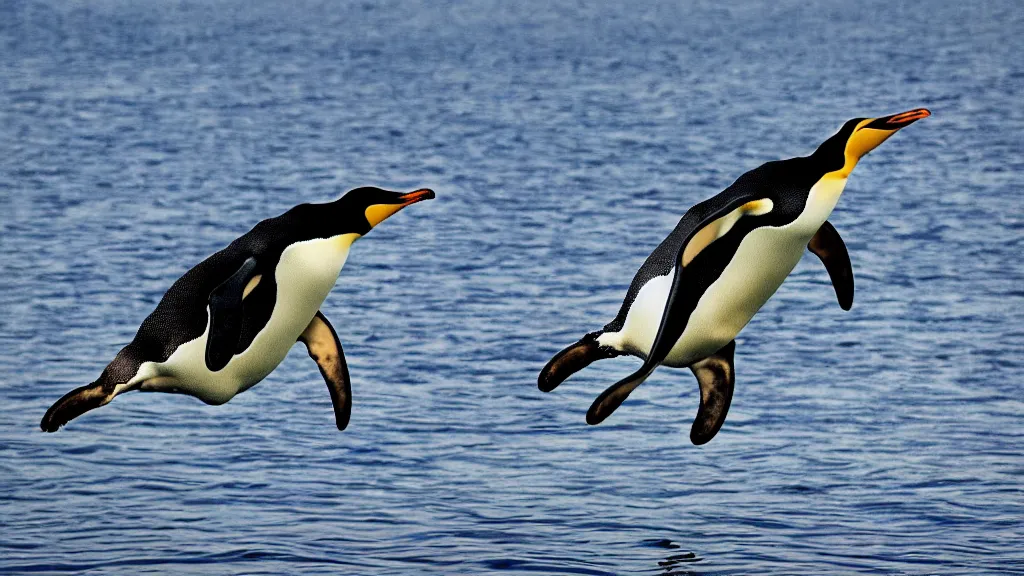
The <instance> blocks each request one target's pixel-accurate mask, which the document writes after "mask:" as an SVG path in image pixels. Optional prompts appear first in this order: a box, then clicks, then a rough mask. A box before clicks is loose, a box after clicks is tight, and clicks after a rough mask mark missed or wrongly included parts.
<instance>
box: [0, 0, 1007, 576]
mask: <svg viewBox="0 0 1024 576" xmlns="http://www.w3.org/2000/svg"><path fill="white" fill-rule="evenodd" d="M550 4H552V3H549V2H546V1H543V0H529V1H526V2H515V3H512V2H499V1H497V0H493V1H483V2H475V3H465V4H462V3H459V4H455V3H443V2H433V1H429V0H423V1H421V2H415V1H410V2H399V1H390V2H384V3H376V2H363V3H358V2H339V3H334V2H317V1H301V2H298V3H296V2H294V1H290V2H276V1H272V0H260V1H258V2H253V1H249V0H204V1H192V0H185V1H182V2H178V1H174V2H171V1H162V0H143V1H138V0H96V1H91V2H75V1H70V0H69V1H67V2H61V1H57V0H52V1H50V0H42V1H40V0H4V1H2V2H0V400H2V402H0V573H5V574H7V573H22V572H35V573H69V572H78V573H89V574H123V575H136V574H145V573H153V574H183V573H193V574H239V573H244V574H295V573H308V574H313V573H319V574H396V575H408V574H512V573H524V572H530V573H540V574H606V575H612V574H655V575H662V576H664V575H668V574H674V575H681V574H702V575H711V574H752V573H757V574H808V575H820V574H836V573H874V574H920V575H925V574H984V573H990V574H996V573H1003V574H1020V573H1022V572H1024V546H1022V545H1021V543H1022V542H1024V490H1022V486H1021V482H1022V478H1024V456H1022V447H1024V424H1022V414H1024V403H1022V400H1021V398H1022V391H1021V390H1022V380H1024V379H1022V375H1024V370H1022V367H1024V366H1022V365H1024V328H1022V327H1024V312H1022V310H1024V290H1022V280H1024V272H1022V267H1024V264H1022V262H1021V254H1022V248H1024V246H1022V244H1024V242H1022V236H1024V234H1022V230H1024V218H1022V216H1024V202H1022V198H1024V193H1022V188H1024V182H1022V176H1021V175H1022V173H1024V164H1022V162H1024V161H1022V156H1021V151H1022V148H1024V146H1022V137H1021V134H1022V133H1024V107H1022V105H1021V102H1022V100H1021V98H1022V94H1021V93H1022V87H1024V72H1022V65H1021V62H1022V61H1024V60H1022V59H1021V57H1020V55H1021V53H1022V52H1024V50H1022V41H1021V34H1020V32H1021V30H1024V10H1021V6H1020V4H1019V3H1017V2H1013V1H1004V2H998V1H997V2H987V3H984V4H981V3H978V4H980V5H977V6H976V5H975V3H969V2H955V1H952V0H949V1H945V0H936V1H932V2H920V3H918V2H907V3H890V2H881V1H879V2H846V1H835V2H828V3H815V6H816V7H815V8H813V9H808V8H807V6H806V5H805V4H806V3H804V2H799V1H784V2H775V3H763V4H766V5H767V6H768V7H766V6H763V5H762V3H760V2H753V1H751V2H740V1H737V2H728V3H725V4H721V3H719V2H711V1H708V2H696V3H691V2H675V1H669V0H665V1H647V0H635V1H631V2H628V3H624V2H611V1H609V2H578V3H560V4H562V6H560V7H552V6H551V5H550ZM339 5H340V6H339ZM623 5H625V6H623ZM917 106H926V107H928V108H930V109H931V110H932V111H933V113H934V116H933V117H932V118H929V119H927V120H925V121H921V122H919V123H917V124H915V125H914V126H912V127H911V128H909V129H907V130H904V131H903V132H901V133H900V134H899V135H897V136H896V137H894V138H892V139H891V140H890V141H889V142H887V143H886V144H884V145H883V146H881V147H880V148H879V149H878V150H877V151H875V152H874V153H873V154H872V155H871V156H869V157H868V158H866V159H865V160H864V161H863V162H862V163H861V165H860V166H859V167H858V168H857V171H856V172H855V173H854V175H853V177H852V178H851V180H850V185H849V187H848V188H847V191H846V193H845V194H844V196H843V198H842V200H841V202H840V203H839V206H838V208H837V210H836V212H835V213H834V214H833V216H832V218H831V220H832V222H833V223H835V225H836V227H837V228H838V229H839V230H840V232H841V233H842V234H843V236H844V237H845V239H846V242H847V244H848V245H849V247H850V251H851V255H852V260H853V264H854V269H855V273H856V278H857V296H856V301H855V304H854V308H853V310H852V311H851V312H848V313H844V312H843V311H842V310H840V308H839V306H838V305H837V304H836V302H835V296H834V294H833V293H832V288H831V286H830V285H829V282H828V277H827V275H826V273H825V270H824V269H823V267H822V266H821V264H820V263H818V262H817V261H816V260H815V259H813V257H808V258H805V259H804V261H803V262H802V263H801V264H800V266H799V267H798V268H797V269H796V271H795V272H794V274H793V275H792V276H791V277H790V279H789V280H788V282H787V283H786V284H785V285H784V286H783V287H782V289H781V290H780V291H779V292H778V294H777V295H776V296H775V297H774V298H773V299H772V300H771V301H770V302H769V303H768V305H767V306H766V307H765V308H764V309H763V310H762V311H761V313H760V314H759V315H758V316H756V317H755V318H754V320H753V322H752V323H751V324H750V326H748V327H747V329H746V330H745V331H744V332H743V333H742V334H741V336H740V338H739V340H738V349H737V358H736V369H737V373H738V383H737V388H736V398H735V400H734V403H733V407H732V411H731V414H730V415H729V419H728V421H727V422H726V424H725V427H724V428H723V430H722V432H721V433H720V434H719V435H718V437H717V438H715V439H714V440H713V441H712V442H711V443H710V444H708V445H707V446H704V447H695V446H692V445H691V444H690V442H689V441H688V432H689V427H690V422H691V421H692V419H693V416H694V414H695V413H696V409H697V403H698V400H697V387H696V383H695V380H694V379H693V377H692V376H691V375H690V374H689V371H686V370H671V369H662V370H659V371H658V372H656V373H655V375H654V377H653V378H651V380H649V381H648V383H647V384H645V385H644V386H642V387H641V388H640V389H638V390H637V392H636V393H635V394H633V396H632V397H631V398H630V399H629V401H628V402H627V403H626V404H625V405H624V406H623V407H622V408H621V409H620V410H619V411H618V412H616V413H615V415H614V416H613V417H612V418H610V419H609V420H608V421H607V422H606V423H604V424H602V425H600V426H596V427H590V426H587V425H586V424H585V422H584V414H585V412H586V409H587V407H588V406H589V405H590V402H591V400H592V399H593V398H594V397H596V396H597V394H598V393H599V392H600V391H601V390H603V389H604V388H605V387H606V386H607V385H609V384H611V383H612V382H614V381H615V380H616V379H618V378H620V377H622V376H624V375H625V374H628V373H629V372H630V371H632V370H633V369H634V368H635V367H637V366H638V364H639V361H638V360H636V359H630V358H620V359H615V360H611V361H607V362H604V363H602V364H600V365H596V366H594V367H593V368H591V369H589V370H587V371H585V372H583V373H581V374H580V375H579V376H578V377H577V378H576V379H574V380H571V381H569V382H567V383H566V384H563V385H562V387H560V388H559V389H558V390H557V391H555V392H554V393H552V394H543V393H541V392H539V391H538V390H537V388H536V374H537V372H538V370H539V369H540V368H541V367H542V366H543V365H544V363H545V362H546V361H547V360H548V358H550V356H551V355H552V354H554V353H555V352H556V351H557V350H559V349H560V348H561V347H563V346H565V345H566V344H569V343H570V342H573V341H575V339H576V338H578V337H579V336H581V335H582V334H584V333H585V332H588V331H590V330H594V329H596V328H599V327H600V326H602V325H603V324H604V323H605V322H607V321H608V320H610V319H611V318H612V317H613V316H614V314H615V312H616V311H617V309H618V306H619V303H620V302H621V298H622V296H623V295H624V293H625V290H626V287H627V286H628V283H629V281H630V279H631V277H632V275H633V273H634V271H635V270H636V269H637V268H638V267H639V265H640V263H641V262H642V261H643V259H644V258H645V257H646V255H647V254H648V253H649V252H650V251H651V250H652V249H653V248H654V246H655V245H657V243H658V242H659V241H660V240H661V239H662V238H663V237H664V236H665V235H666V234H667V233H668V231H669V230H670V229H671V228H672V227H673V226H674V224H675V223H676V221H677V219H678V218H679V217H680V216H681V215H682V213H683V212H684V211H685V210H686V209H687V208H688V207H689V206H690V205H692V204H693V203H695V202H697V201H699V200H701V199H703V198H706V197H708V196H710V195H712V194H715V193H717V192H718V191H720V190H721V189H723V188H724V187H725V186H727V185H728V184H729V183H731V182H732V180H733V179H734V178H735V177H737V176H739V175H740V174H741V173H743V172H744V171H746V170H749V169H751V168H753V167H755V166H757V165H758V164H760V163H762V162H764V161H767V160H773V159H778V158H784V157H790V156H796V155H801V154H805V153H807V152H808V151H810V150H811V149H813V148H814V147H815V146H816V145H817V144H818V143H819V142H821V141H822V140H823V139H824V138H826V137H827V136H829V135H830V134H831V133H832V132H833V131H834V130H835V129H836V128H837V127H838V126H839V125H840V124H841V123H842V122H843V121H844V120H846V119H848V118H850V117H854V116H859V115H881V114H886V113H893V112H899V111H902V110H907V109H910V108H913V107H917ZM362 184H377V185H381V186H386V187H391V188H396V189H404V190H411V189H413V188H415V187H419V186H429V187H431V188H434V189H435V190H437V192H438V199H437V200H435V201H433V202H427V203H423V204H418V205H416V206H414V207H412V208H409V209H408V210H406V211H404V212H403V213H402V214H400V215H398V216H396V217H394V218H392V219H391V220H389V221H387V222H386V223H385V224H383V225H382V226H381V227H380V228H379V229H378V230H375V231H374V232H373V233H372V234H371V235H370V236H369V237H367V238H366V239H365V240H362V241H360V242H359V243H358V244H357V245H356V247H355V249H354V251H353V254H352V257H351V258H350V260H349V263H348V265H347V266H346V268H345V270H344V272H343V273H342V277H341V280H340V281H339V283H338V286H337V288H336V289H335V290H334V292H333V293H332V294H331V296H330V297H329V298H328V300H327V302H326V304H325V307H324V311H325V313H326V314H327V316H328V317H329V318H331V319H332V320H333V322H334V325H335V326H336V327H337V328H338V331H339V333H340V334H341V338H342V341H343V343H344V344H345V350H346V352H347V354H348V358H349V362H350V367H351V371H352V378H353V381H354V389H355V407H354V411H353V413H352V423H351V425H350V427H349V429H348V430H347V431H345V432H343V433H340V432H338V431H337V430H335V428H334V423H333V414H332V411H331V405H330V398H329V396H328V394H327V390H326V389H325V386H324V385H323V382H322V381H321V378H320V375H319V373H318V372H317V370H316V366H315V365H314V364H313V363H312V362H310V361H309V359H308V358H306V355H305V352H304V350H302V349H301V347H296V348H295V349H294V350H293V352H292V354H291V355H290V356H289V357H288V358H287V360H286V361H285V362H284V363H283V364H282V365H281V367H280V368H279V369H278V370H277V371H276V372H274V373H273V374H272V375H271V376H270V377H269V378H267V380H266V381H264V382H263V383H262V384H260V385H259V386H257V387H255V388H254V389H252V390H251V391H249V392H248V393H245V394H243V395H241V396H239V397H237V398H236V399H235V400H233V401H232V402H231V403H229V404H226V405H224V406H219V407H213V406H206V405H203V404H202V403H200V402H199V401H197V400H194V399H191V398H188V397H183V396H171V395H159V394H148V395H143V394H134V395H128V396H124V397H121V398H118V399H117V400H116V401H114V402H113V403H112V404H111V405H110V406H107V407H105V408H103V409H100V410H97V411H95V412H92V413H90V414H88V415H87V416H85V417H83V418H81V419H79V420H76V421H74V422H72V424H71V425H70V426H68V427H67V428H66V429H64V430H63V431H61V432H60V433H57V434H52V435H47V434H43V433H41V432H39V431H38V422H39V419H40V417H41V416H42V414H43V412H44V411H45V410H46V408H47V406H49V404H50V403H51V402H53V401H54V400H55V399H56V398H58V397H59V396H60V395H61V394H63V393H64V392H66V391H68V390H70V389H71V388H73V387H76V386H79V385H81V384H84V383H87V382H90V381H92V380H93V379H95V378H96V377H97V376H98V375H99V372H100V371H101V370H102V368H103V366H104V365H105V364H106V363H107V362H108V361H109V360H110V359H111V358H112V357H113V355H114V353H115V352H116V351H117V350H118V349H119V348H120V347H121V346H122V345H124V344H125V343H127V342H128V341H129V340H130V339H131V337H132V336H133V334H134V332H135V330H136V328H137V327H138V325H139V323H140V322H141V321H142V319H143V318H144V317H145V316H146V315H147V314H148V313H149V312H150V311H151V310H152V309H153V307H154V306H155V304H156V303H157V301H158V300H159V298H160V297H161V295H162V294H163V292H164V291H165V290H166V289H167V287H168V286H170V284H171V282H173V281H174V279H176V278H177V277H178V276H179V275H181V274H182V273H183V272H184V271H185V270H187V269H188V268H189V267H190V266H192V265H193V264H195V263H196V262H198V261H199V260H201V259H203V258H204V257H206V256H207V255H208V254H210V253H212V252H213V251H215V250H218V249H219V248H221V247H222V246H224V245H225V244H226V243H227V242H229V241H230V240H231V239H232V238H234V237H236V236H237V235H239V234H241V233H243V232H245V231H246V230H248V229H249V228H250V227H251V226H252V225H253V224H255V223H256V222H257V221H259V220H261V219H264V218H267V217H270V216H274V215H277V214H279V213H281V212H283V211H284V210H286V209H287V208H289V207H291V206H292V205H294V204H298V203H301V202H310V201H325V200H329V199H332V198H335V197H337V196H338V195H339V194H340V193H341V192H343V191H344V190H346V189H348V188H351V187H355V186H357V185H362Z"/></svg>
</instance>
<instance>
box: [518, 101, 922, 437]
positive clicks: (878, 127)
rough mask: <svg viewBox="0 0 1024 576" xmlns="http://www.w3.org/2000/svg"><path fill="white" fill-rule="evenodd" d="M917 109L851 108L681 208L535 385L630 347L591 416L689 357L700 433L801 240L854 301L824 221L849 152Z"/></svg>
mask: <svg viewBox="0 0 1024 576" xmlns="http://www.w3.org/2000/svg"><path fill="white" fill-rule="evenodd" d="M930 115H931V113H930V112H929V111H928V110H926V109H923V108H918V109H916V110H910V111H908V112H903V113H900V114H893V115H891V116H883V117H879V118H854V119H853V120H850V121H848V122H846V123H844V124H843V126H842V127H841V128H840V129H839V131H838V132H836V134H835V135H833V136H832V137H830V138H829V139H827V140H825V142H824V143H822V144H821V145H820V146H819V147H818V148H817V149H816V150H815V151H814V153H812V154H811V155H809V156H803V157H798V158H790V159H788V160H778V161H773V162H767V163H765V164H763V165H761V166H759V167H757V168H755V169H753V170H751V171H749V172H747V173H746V174H743V175H742V176H740V177H739V178H738V179H737V180H736V181H735V182H734V183H733V184H732V185H730V186H729V187H728V188H726V189H725V190H724V191H722V192H721V193H719V194H718V195H716V196H714V197H712V198H709V199H707V200H705V201H703V202H700V203H699V204H697V205H695V206H693V207H692V208H690V209H689V210H688V211H687V212H686V214H684V215H683V217H682V218H681V219H680V220H679V223H678V225H676V227H675V229H674V230H673V231H672V233H671V234H669V236H668V238H666V239H665V240H664V241H663V242H662V243H661V244H660V245H659V246H658V247H657V248H656V249H655V250H654V252H652V253H651V255H650V256H649V257H648V258H647V260H646V261H645V262H644V264H643V265H642V266H641V267H640V270H639V271H638V272H637V273H636V276H634V278H633V282H632V283H631V284H630V286H629V290H628V291H627V292H626V298H625V300H624V301H623V303H622V306H621V308H620V310H619V313H618V315H616V316H615V319H614V320H612V321H611V322H609V323H608V324H607V325H606V326H605V327H604V328H603V329H601V330H598V331H596V332H591V333H589V334H587V335H585V336H584V337H583V338H582V339H580V340H579V341H578V342H576V343H575V344H573V345H571V346H569V347H567V348H565V349H564V350H562V351H561V352H559V353H558V354H556V355H555V356H554V357H553V358H552V359H551V360H550V361H549V362H548V363H547V365H546V366H545V367H544V369H543V370H541V372H540V375H539V376H538V379H537V385H538V387H539V388H540V389H541V390H542V391H544V392H550V391H551V390H554V389H555V387H556V386H558V385H559V384H561V383H562V382H563V381H565V380H566V379H567V378H568V377H569V376H571V375H572V374H574V373H576V372H578V371H579V370H581V369H583V368H585V367H586V366H588V365H590V364H591V363H592V362H594V361H596V360H601V359H605V358H612V357H615V356H621V355H631V356H637V357H639V358H641V359H642V360H643V365H642V366H641V367H640V369H638V370H637V371H636V372H634V373H633V374H631V375H629V376H628V377H626V378H624V379H622V380H620V381H619V382H616V383H615V384H614V385H612V386H611V387H609V388H608V389H607V390H605V391H604V392H603V393H602V394H601V395H600V396H598V397H597V399H596V400H595V401H594V403H593V405H592V406H591V407H590V409H589V410H588V412H587V423H588V424H592V425H593V424H599V423H601V422H602V421H604V419H606V418H607V417H608V416H609V415H610V414H611V413H612V412H614V411H615V409H616V408H618V407H619V406H620V405H621V404H622V402H623V401H625V400H626V398H627V397H628V396H629V394H630V393H631V392H632V391H633V390H635V389H636V387H637V386H639V385H640V384H642V383H643V382H644V380H646V379H647V377H649V376H650V375H651V373H652V372H653V371H654V370H655V369H656V368H657V367H658V366H660V365H664V366H669V367H675V368H681V367H689V368H690V370H691V371H692V372H693V374H694V376H696V378H697V382H698V386H699V388H700V406H699V408H698V410H697V416H696V419H695V420H694V422H693V425H692V427H691V429H690V441H691V442H693V443H694V444H695V445H701V444H705V443H707V442H708V441H710V440H711V439H712V438H714V436H715V434H717V433H718V431H719V429H721V427H722V424H723V423H724V422H725V417H726V414H727V413H728V411H729V405H730V403H731V402H732V396H733V388H734V385H735V373H734V370H733V354H734V352H735V350H736V343H735V338H736V335H737V334H739V332H740V330H742V329H743V327H744V326H746V325H747V323H748V322H749V321H750V319H751V318H752V317H753V316H754V314H755V313H756V312H757V311H758V310H760V308H761V307H762V306H763V305H764V304H765V302H767V301H768V298H770V297H771V296H772V294H774V293H775V291H776V290H777V289H778V288H779V286H780V285H781V284H782V282H783V280H785V279H786V277H787V276H788V275H789V273H790V272H791V271H792V270H793V268H794V267H795V266H796V264H797V262H798V261H799V260H800V258H801V256H802V255H803V251H804V247H807V248H808V249H809V250H810V251H811V252H812V253H814V254H815V255H816V256H817V257H818V258H820V259H821V261H822V263H823V264H824V265H825V269H826V270H827V271H828V274H829V277H830V278H831V281H832V285H833V287H834V290H835V293H836V296H837V298H838V300H839V305H840V306H841V307H842V308H843V309H844V310H849V309H850V307H851V306H852V305H853V268H852V266H851V264H850V257H849V253H848V252H847V249H846V245H845V243H844V242H843V239H842V237H840V235H839V233H838V232H837V231H836V229H835V227H833V226H832V224H831V223H829V222H828V217H829V215H830V214H831V212H832V209H833V208H834V207H835V205H836V202H837V201H838V200H839V196H840V194H841V193H842V191H843V188H844V187H845V186H846V181H847V178H849V176H850V173H851V171H852V170H853V168H854V167H855V166H856V165H857V162H858V161H859V160H860V159H861V158H862V157H863V156H864V155H865V154H867V153H868V152H870V151H871V150H873V149H874V148H875V147H877V146H878V145H879V144H881V143H882V142H884V141H885V140H886V139H887V138H889V137H890V136H892V135H893V134H895V133H896V132H897V131H898V130H900V129H901V128H905V127H906V126H909V125H910V124H912V123H914V122H916V121H917V120H920V119H922V118H926V117H928V116H930Z"/></svg>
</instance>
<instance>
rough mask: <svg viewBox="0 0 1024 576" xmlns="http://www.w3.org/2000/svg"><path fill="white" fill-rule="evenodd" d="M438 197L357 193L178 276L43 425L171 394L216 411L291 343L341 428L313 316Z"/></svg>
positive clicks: (260, 230)
mask: <svg viewBox="0 0 1024 576" xmlns="http://www.w3.org/2000/svg"><path fill="white" fill-rule="evenodd" d="M433 197H434V192H433V191H431V190H428V189H425V188H424V189H421V190H416V191H415V192H410V193H408V194H402V193H399V192H390V191H387V190H381V189H380V188H370V187H367V188H356V189H354V190H351V191H349V192H348V193H346V194H345V195H344V196H342V197H341V198H339V199H338V200H335V201H333V202H327V203H323V204H300V205H299V206H296V207H294V208H292V209H291V210H288V211H287V212H285V213H284V214H282V215H281V216H278V217H276V218H270V219H267V220H264V221H262V222H260V223H259V224H257V225H256V226H255V227H253V229H252V230H250V231H249V232H247V233H246V234H244V235H242V236H241V237H239V238H238V239H236V240H235V241H234V242H232V243H231V244H230V245H228V247H227V248H224V249H223V250H221V251H220V252H217V253H216V254H214V255H213V256H210V257H209V258H207V259H206V260H204V261H202V262H200V263H199V264H198V265H197V266H195V267H194V268H192V269H191V270H189V271H188V272H186V273H185V275H184V276H182V277H181V278H179V279H178V280H177V281H176V282H175V283H174V284H173V285H172V286H171V287H170V289H169V290H167V293H166V294H164V297H163V298H162V299H161V300H160V303H159V304H157V307H156V310H154V311H153V313H152V314H150V315H149V316H148V317H147V318H146V319H145V320H144V321H143V322H142V326H140V327H139V331H138V333H137V334H136V335H135V339H134V340H132V341H131V343H130V344H128V345H127V346H125V347H124V348H123V349H122V350H121V351H120V352H118V353H117V356H116V357H115V358H114V360H113V361H112V362H111V363H110V364H108V365H107V367H106V369H104V370H103V373H102V374H101V375H100V377H99V379H98V380H96V381H95V382H93V383H92V384H88V385H86V386H82V387H80V388H77V389H75V390H72V391H71V392H68V393H67V394H65V395H64V396H63V397H62V398H61V399H60V400H58V401H57V402H56V403H54V404H53V406H51V407H50V409H49V410H47V411H46V415H44V416H43V420H42V422H41V423H40V427H41V428H42V429H43V430H44V431H46V432H55V431H57V430H58V429H59V428H60V427H61V426H63V425H65V424H67V423H68V422H70V421H71V420H73V419H74V418H77V417H78V416H81V415H82V414H84V413H86V412H88V411H89V410H92V409H94V408H99V407H100V406H104V405H106V404H108V403H109V402H110V401H111V400H113V399H114V398H115V397H116V396H118V395H120V394H123V393H125V392H129V391H133V390H139V391H142V392H172V393H181V394H188V395H191V396H195V397H196V398H198V399H200V400H202V401H203V402H206V403H207V404H223V403H225V402H227V401H228V400H231V398H233V397H234V396H235V395H236V394H238V393H240V392H244V391H245V390H248V389H249V388H251V387H252V386H254V385H255V384H257V383H258V382H259V381H261V380H263V379H264V378H266V376H267V375H268V374H270V373H271V372H272V371H273V370H274V368H276V367H277V365H278V364H280V363H281V361H282V360H284V358H285V356H286V355H287V354H288V351H289V350H290V349H291V347H292V346H293V345H294V344H295V343H296V342H302V343H303V344H305V345H306V348H307V350H308V352H309V355H310V357H311V358H312V359H313V360H314V361H315V362H316V363H317V366H318V367H319V369H320V373H321V375H322V376H323V378H324V380H325V381H326V382H327V388H328V390H329V391H330V394H331V402H332V403H333V405H334V417H335V423H336V424H337V426H338V429H339V430H344V429H345V427H346V426H347V425H348V421H349V415H350V414H351V410H352V391H351V384H350V382H349V375H348V368H347V365H346V363H345V356H344V352H343V350H342V348H341V342H339V341H338V335H337V333H336V332H335V330H334V328H333V327H332V326H331V323H330V322H329V321H328V320H327V318H326V317H325V316H324V315H323V313H322V312H320V306H321V304H323V302H324V300H325V299H326V298H327V294H328V293H330V291H331V289H332V288H333V287H334V284H335V282H336V281H337V279H338V274H339V273H340V272H341V268H342V266H343V265H344V264H345V260H346V259H347V258H348V253H349V249H350V248H351V247H352V243H353V242H355V241H356V240H357V239H359V238H361V237H362V236H364V235H365V234H366V233H367V232H369V231H370V230H371V229H372V228H373V227H374V226H376V225H377V224H380V223H381V222H382V221H383V220H384V219H386V218H388V217H389V216H391V215H392V214H394V213H396V212H398V211H399V210H401V209H402V208H404V207H406V206H408V205H410V204H414V203H416V202H420V201H421V200H427V199H430V198H433Z"/></svg>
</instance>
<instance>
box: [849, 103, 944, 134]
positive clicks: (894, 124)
mask: <svg viewBox="0 0 1024 576" xmlns="http://www.w3.org/2000/svg"><path fill="white" fill-rule="evenodd" d="M931 115H932V113H931V112H929V111H928V109H927V108H917V109H914V110H908V111H907V112H900V113H899V114H893V115H892V116H882V117H881V118H875V119H874V120H872V121H871V122H870V123H868V124H866V125H865V126H864V128H875V129H877V130H899V129H900V128H905V127H907V126H910V125H911V124H913V123H914V122H917V121H918V120H920V119H922V118H927V117H929V116H931Z"/></svg>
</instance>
